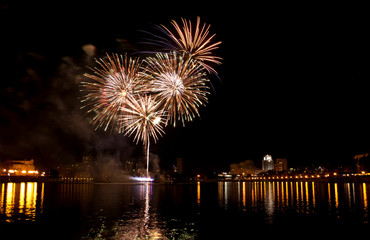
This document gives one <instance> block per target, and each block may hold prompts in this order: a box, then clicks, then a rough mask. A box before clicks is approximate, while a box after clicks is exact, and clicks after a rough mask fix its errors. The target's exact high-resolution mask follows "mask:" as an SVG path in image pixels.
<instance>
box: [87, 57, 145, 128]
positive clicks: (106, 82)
mask: <svg viewBox="0 0 370 240" xmlns="http://www.w3.org/2000/svg"><path fill="white" fill-rule="evenodd" d="M96 63H97V64H98V65H99V66H98V67H95V68H90V69H91V70H92V71H94V74H88V73H85V74H84V76H86V77H88V78H90V79H91V80H93V81H92V82H87V81H86V82H82V83H81V85H82V91H86V92H87V94H86V95H85V96H84V98H83V100H82V102H83V103H84V104H85V105H84V106H83V107H82V108H84V107H88V108H89V110H88V111H87V112H88V113H90V112H92V113H95V116H94V118H93V119H92V121H91V123H92V124H93V125H94V126H96V129H97V128H99V127H104V130H107V128H108V127H109V126H112V127H114V126H115V125H116V124H117V122H118V121H117V116H119V115H120V114H121V111H122V108H123V107H124V106H125V105H126V102H127V97H129V96H133V95H135V94H137V93H138V92H140V89H141V87H140V75H141V74H139V69H140V65H141V63H140V62H139V58H135V59H131V58H128V57H127V55H125V56H124V57H123V56H122V55H118V54H112V56H109V55H108V54H107V57H106V59H102V58H100V59H97V60H96ZM119 129H122V128H121V127H119Z"/></svg>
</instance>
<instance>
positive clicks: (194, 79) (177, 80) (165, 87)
mask: <svg viewBox="0 0 370 240" xmlns="http://www.w3.org/2000/svg"><path fill="white" fill-rule="evenodd" d="M145 62H146V63H147V65H146V69H147V71H146V72H144V73H143V78H145V79H146V80H147V81H148V84H146V89H147V91H149V92H150V93H151V94H153V95H154V96H155V99H156V100H157V101H158V102H159V104H160V106H161V107H162V108H163V109H164V110H165V111H166V112H168V115H167V120H168V121H169V122H172V123H173V125H174V126H176V121H177V120H180V121H181V122H182V124H183V125H185V121H192V120H193V119H194V117H195V116H199V111H198V108H199V106H201V105H203V104H205V103H206V102H207V95H208V94H209V91H208V87H207V82H209V80H208V78H207V77H206V74H205V72H204V71H203V67H202V66H201V65H199V64H198V63H197V62H196V61H194V60H192V59H189V58H186V59H185V58H184V57H183V56H178V55H177V54H176V53H174V54H157V55H156V57H155V58H152V57H150V58H147V59H145Z"/></svg>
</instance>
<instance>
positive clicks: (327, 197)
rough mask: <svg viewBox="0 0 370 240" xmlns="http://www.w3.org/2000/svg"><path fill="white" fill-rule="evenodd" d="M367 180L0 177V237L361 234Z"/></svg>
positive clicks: (366, 228)
mask: <svg viewBox="0 0 370 240" xmlns="http://www.w3.org/2000/svg"><path fill="white" fill-rule="evenodd" d="M369 194H370V184H369V183H316V182H283V181H282V182H234V183H233V182H218V183H194V184H57V183H36V182H27V183H0V239H2V236H5V235H6V234H8V235H9V236H12V237H15V238H14V239H17V237H18V238H20V237H23V238H24V237H26V238H27V237H30V236H32V239H250V238H252V237H253V236H255V237H256V236H261V238H262V239H264V238H265V237H273V236H283V237H286V238H291V239H293V238H294V239H296V238H297V237H303V236H313V237H318V236H320V237H324V236H325V237H340V236H342V234H350V236H352V237H353V236H361V235H362V234H364V233H365V234H368V232H370V231H369V230H370V228H369V226H370V225H369Z"/></svg>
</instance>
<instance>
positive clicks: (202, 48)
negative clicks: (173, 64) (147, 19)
mask: <svg viewBox="0 0 370 240" xmlns="http://www.w3.org/2000/svg"><path fill="white" fill-rule="evenodd" d="M181 20H182V26H180V25H179V24H178V23H177V22H176V21H175V20H172V22H171V24H172V26H173V27H174V29H175V31H173V32H172V31H171V30H169V29H168V28H167V27H165V26H164V25H160V26H159V27H158V28H159V30H160V31H161V32H163V33H164V34H165V35H166V37H162V36H158V35H155V34H151V35H152V36H153V37H154V39H149V41H148V42H149V43H150V44H153V45H157V46H160V47H163V48H164V50H165V51H171V52H172V51H175V52H177V53H179V54H185V55H187V56H188V57H189V58H191V59H195V60H196V61H198V62H199V63H200V64H201V65H202V66H203V67H204V68H205V69H207V71H208V72H212V73H215V74H217V72H216V70H215V69H214V68H212V67H211V66H210V65H209V64H210V63H215V64H221V60H222V58H221V57H217V56H215V55H214V54H213V51H214V50H216V49H218V48H219V45H220V44H221V41H219V42H215V43H213V42H212V40H213V38H214V37H215V35H216V34H213V35H210V33H209V28H210V26H211V25H207V24H206V23H204V24H203V25H201V23H200V17H197V22H196V25H195V28H194V30H193V26H192V23H191V21H190V20H186V19H183V18H182V19H181Z"/></svg>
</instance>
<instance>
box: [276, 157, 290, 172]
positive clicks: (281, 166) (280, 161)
mask: <svg viewBox="0 0 370 240" xmlns="http://www.w3.org/2000/svg"><path fill="white" fill-rule="evenodd" d="M275 171H277V172H283V171H288V163H287V160H286V158H277V159H276V162H275Z"/></svg>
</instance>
